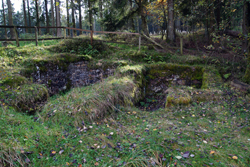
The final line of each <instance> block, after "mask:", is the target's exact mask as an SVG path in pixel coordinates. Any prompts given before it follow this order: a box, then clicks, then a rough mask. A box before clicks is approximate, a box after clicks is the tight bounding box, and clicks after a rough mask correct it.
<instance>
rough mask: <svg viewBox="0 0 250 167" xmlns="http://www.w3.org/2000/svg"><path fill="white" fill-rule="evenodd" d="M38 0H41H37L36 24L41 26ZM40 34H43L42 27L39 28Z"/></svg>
mask: <svg viewBox="0 0 250 167" xmlns="http://www.w3.org/2000/svg"><path fill="white" fill-rule="evenodd" d="M38 1H39V0H35V6H36V26H37V27H40V19H39V6H38ZM38 31H39V34H40V35H41V29H40V28H39V29H38Z"/></svg>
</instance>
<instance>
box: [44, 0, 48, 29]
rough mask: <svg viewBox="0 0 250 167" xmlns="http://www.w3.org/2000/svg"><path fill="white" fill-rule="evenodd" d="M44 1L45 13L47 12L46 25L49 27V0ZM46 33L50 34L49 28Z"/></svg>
mask: <svg viewBox="0 0 250 167" xmlns="http://www.w3.org/2000/svg"><path fill="white" fill-rule="evenodd" d="M44 3H45V13H46V26H47V27H49V14H48V6H47V5H48V4H47V3H48V2H47V0H44ZM46 33H47V34H48V33H49V29H48V28H47V29H46Z"/></svg>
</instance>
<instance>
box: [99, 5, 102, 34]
mask: <svg viewBox="0 0 250 167" xmlns="http://www.w3.org/2000/svg"><path fill="white" fill-rule="evenodd" d="M102 1H103V0H99V12H100V18H101V20H102V19H103V11H102V4H103V2H102ZM101 31H103V27H102V25H101Z"/></svg>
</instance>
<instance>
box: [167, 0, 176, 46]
mask: <svg viewBox="0 0 250 167" xmlns="http://www.w3.org/2000/svg"><path fill="white" fill-rule="evenodd" d="M167 31H168V32H167V40H168V41H170V42H171V43H173V42H174V41H175V28H174V0H168V27H167Z"/></svg>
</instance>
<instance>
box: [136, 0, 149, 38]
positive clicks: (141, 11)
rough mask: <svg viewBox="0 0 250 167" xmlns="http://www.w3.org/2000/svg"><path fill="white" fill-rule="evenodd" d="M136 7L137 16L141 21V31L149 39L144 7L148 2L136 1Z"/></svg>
mask: <svg viewBox="0 0 250 167" xmlns="http://www.w3.org/2000/svg"><path fill="white" fill-rule="evenodd" d="M136 3H137V5H138V11H139V15H140V16H141V21H142V31H143V32H144V34H145V35H146V36H148V37H149V32H148V25H147V18H146V17H147V15H146V12H145V9H144V8H145V6H146V5H147V4H148V1H143V0H137V1H136Z"/></svg>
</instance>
